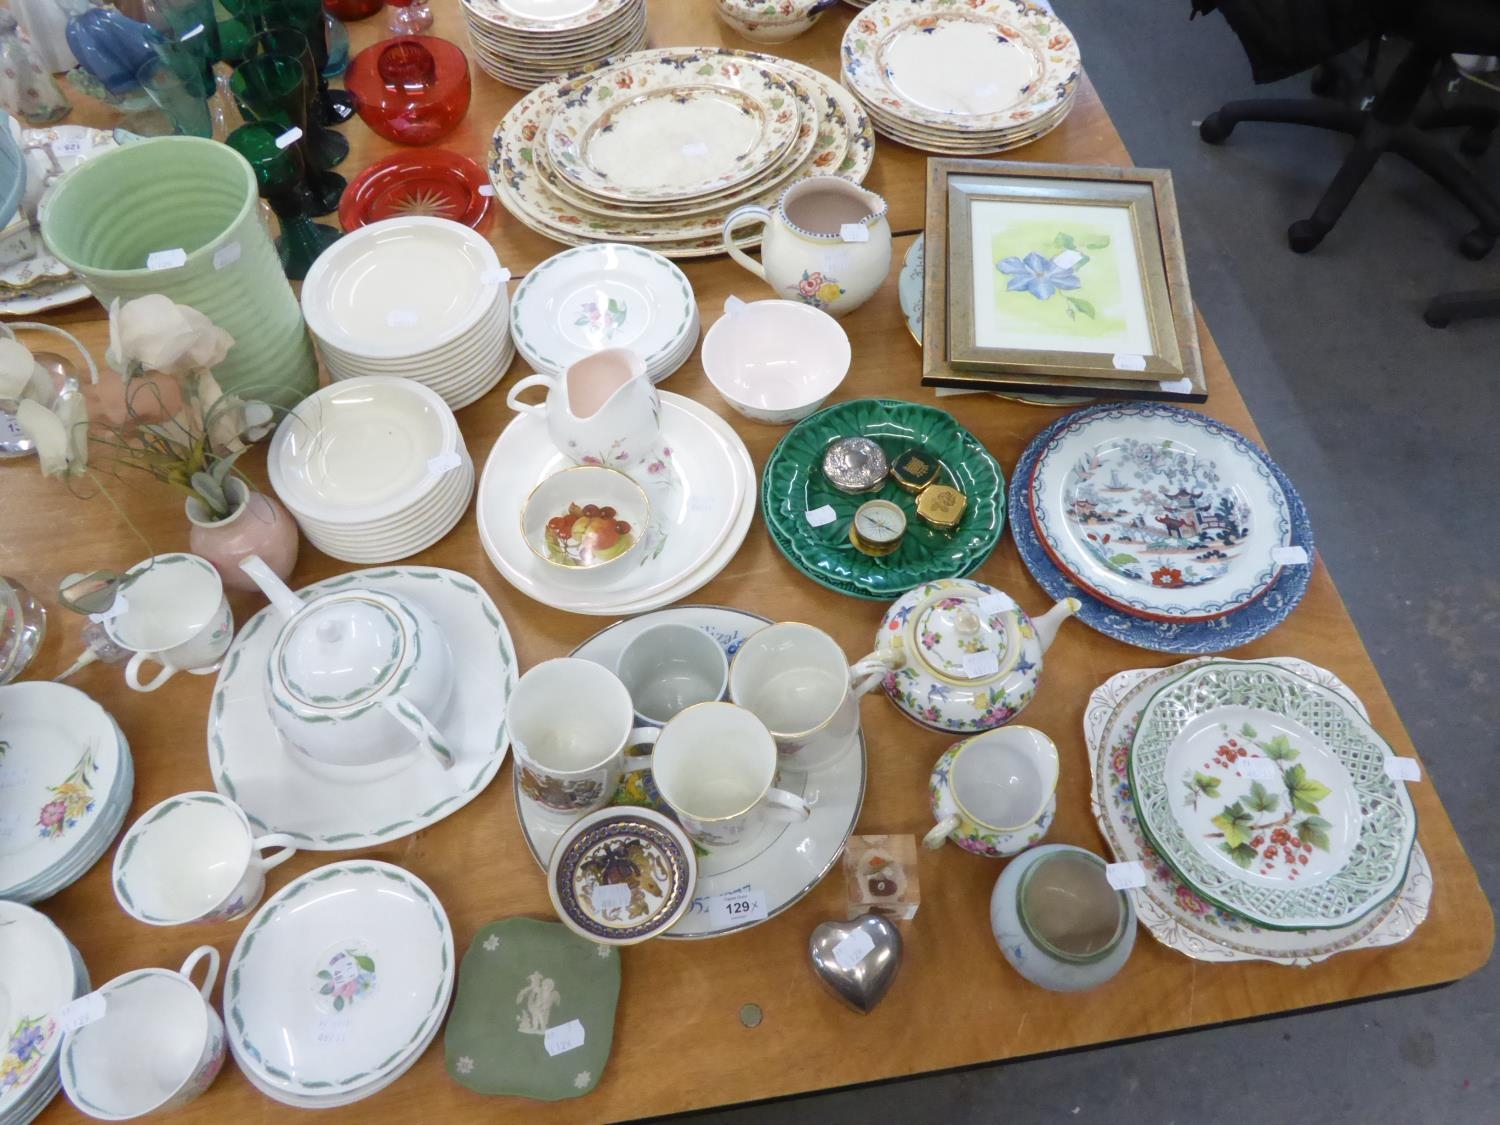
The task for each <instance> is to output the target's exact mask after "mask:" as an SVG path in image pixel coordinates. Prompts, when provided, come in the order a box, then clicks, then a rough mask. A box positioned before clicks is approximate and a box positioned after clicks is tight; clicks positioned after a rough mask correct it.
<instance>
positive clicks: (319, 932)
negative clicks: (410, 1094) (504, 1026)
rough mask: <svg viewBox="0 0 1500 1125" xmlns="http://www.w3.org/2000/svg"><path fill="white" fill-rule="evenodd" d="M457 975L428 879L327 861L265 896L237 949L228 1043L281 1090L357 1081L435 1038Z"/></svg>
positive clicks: (228, 990) (330, 1087) (449, 933)
mask: <svg viewBox="0 0 1500 1125" xmlns="http://www.w3.org/2000/svg"><path fill="white" fill-rule="evenodd" d="M453 978H454V962H453V930H452V928H451V927H450V926H449V924H448V915H447V913H446V912H445V911H444V910H443V906H442V903H440V902H439V901H438V900H437V896H436V895H434V894H433V893H432V891H431V889H430V888H429V887H428V886H427V885H426V884H425V883H423V882H422V881H421V880H420V879H418V878H417V877H416V876H415V875H413V874H411V872H409V871H405V870H403V869H402V868H400V867H395V866H393V865H392V864H389V863H380V862H377V861H374V860H354V861H346V862H343V863H333V864H329V865H328V866H327V867H319V868H316V869H315V870H313V871H310V872H308V873H307V874H306V875H303V876H301V877H300V878H298V879H295V880H293V881H292V882H291V883H289V884H287V885H286V886H285V887H283V888H282V889H281V890H280V891H278V892H277V893H276V894H275V895H274V896H273V897H272V898H271V899H270V900H269V901H268V902H266V904H265V905H264V906H262V907H261V908H260V910H258V911H257V912H256V914H255V917H254V918H252V919H251V920H250V923H249V925H247V926H246V927H245V931H244V933H242V934H241V935H240V940H239V942H238V943H237V944H236V945H235V947H234V953H233V955H232V956H231V957H230V959H229V967H228V970H227V971H226V972H225V975H224V1013H225V1015H226V1016H227V1017H228V1019H227V1020H226V1025H227V1026H226V1030H227V1031H228V1034H229V1045H230V1049H231V1051H232V1052H233V1053H234V1058H235V1061H236V1062H237V1063H239V1065H240V1068H241V1069H242V1070H244V1071H245V1072H246V1073H247V1074H253V1075H254V1076H255V1077H256V1079H258V1080H259V1082H260V1083H262V1084H264V1085H266V1086H268V1087H270V1088H272V1089H275V1090H277V1091H285V1092H286V1093H289V1094H292V1095H296V1096H300V1097H308V1096H316V1097H325V1096H329V1095H337V1094H340V1093H342V1092H344V1091H353V1090H356V1089H361V1088H364V1087H367V1086H370V1085H372V1084H374V1083H378V1082H379V1081H380V1080H381V1079H382V1078H383V1077H385V1076H386V1075H387V1074H388V1073H389V1072H390V1071H392V1070H394V1069H395V1068H397V1067H399V1066H401V1065H402V1064H403V1063H406V1062H408V1061H409V1060H410V1058H411V1056H412V1054H413V1053H414V1051H415V1049H416V1048H417V1046H418V1044H422V1043H425V1042H426V1041H430V1032H432V1031H433V1030H434V1029H435V1028H436V1027H437V1026H438V1025H440V1024H441V1023H442V1020H443V1016H444V1014H445V1013H446V1012H447V1010H448V1001H449V999H450V998H451V997H452V995H453Z"/></svg>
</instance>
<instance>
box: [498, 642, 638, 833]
mask: <svg viewBox="0 0 1500 1125" xmlns="http://www.w3.org/2000/svg"><path fill="white" fill-rule="evenodd" d="M634 715H635V712H634V709H633V708H632V706H631V701H630V693H629V692H628V691H626V690H625V685H624V684H622V683H621V682H620V678H619V677H618V676H616V675H615V674H614V673H613V672H611V671H610V670H609V669H608V668H606V667H604V665H602V664H595V663H594V662H593V661H592V660H580V659H578V658H577V657H571V656H564V657H560V658H558V659H556V660H544V661H543V662H542V663H540V664H538V665H536V666H535V667H533V668H531V669H530V670H529V671H527V672H526V674H525V675H523V676H522V677H521V678H520V680H518V681H517V682H516V687H515V690H514V691H513V692H511V696H510V738H511V745H513V746H514V747H515V750H516V769H517V770H518V771H519V779H520V786H521V792H522V793H523V794H525V795H526V796H527V797H529V798H530V799H531V800H532V801H535V802H536V803H537V804H538V805H540V806H541V807H542V808H543V809H545V810H548V811H550V812H554V813H564V814H569V815H572V814H577V813H586V812H592V811H593V810H595V809H598V808H602V807H603V806H604V805H606V804H607V803H608V802H609V799H610V797H612V796H613V795H614V792H615V788H616V786H618V785H619V783H620V777H621V775H622V774H623V773H624V772H625V771H626V768H627V767H626V764H625V750H626V748H627V747H629V746H632V745H635V744H637V743H640V742H650V741H654V739H655V737H656V733H657V732H656V728H655V727H643V728H637V727H634V726H633V718H634ZM650 767H651V759H650V758H631V759H630V762H629V767H628V768H629V769H630V770H632V771H634V770H641V769H649V768H650Z"/></svg>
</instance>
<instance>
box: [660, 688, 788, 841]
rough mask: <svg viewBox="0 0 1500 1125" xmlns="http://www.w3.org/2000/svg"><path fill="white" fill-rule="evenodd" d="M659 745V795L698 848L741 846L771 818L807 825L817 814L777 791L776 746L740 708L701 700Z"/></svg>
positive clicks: (672, 724) (682, 715) (762, 727)
mask: <svg viewBox="0 0 1500 1125" xmlns="http://www.w3.org/2000/svg"><path fill="white" fill-rule="evenodd" d="M653 733H655V732H653ZM655 742H656V746H655V749H654V751H653V753H652V756H651V763H650V768H651V776H652V780H653V781H655V783H656V789H657V792H659V793H660V794H661V796H662V800H664V801H666V803H667V804H668V805H669V806H671V809H672V811H673V812H675V813H676V814H677V819H678V821H679V822H680V823H681V824H682V827H683V829H684V830H685V831H686V832H687V834H688V835H689V836H691V837H693V839H695V840H697V841H698V842H699V843H700V844H705V845H708V846H710V847H723V846H727V845H729V844H734V843H738V842H739V841H740V840H742V839H745V838H747V837H753V836H754V835H755V834H756V833H757V832H759V831H760V828H761V826H762V825H764V824H765V823H766V821H767V820H771V819H774V820H784V821H792V822H795V821H800V820H806V819H807V818H808V816H809V815H810V813H811V811H812V809H811V806H810V805H809V804H808V803H807V802H806V801H804V800H803V799H802V798H801V797H799V796H797V795H796V794H795V793H789V792H787V791H786V790H784V789H776V788H774V787H773V783H774V782H775V780H776V743H775V741H774V740H773V739H772V738H771V732H770V731H768V730H766V727H765V724H764V723H762V722H761V721H760V720H759V719H757V718H756V717H755V716H754V715H752V714H751V713H750V712H749V711H746V710H745V709H744V708H743V707H736V706H735V705H734V704H733V703H699V704H697V705H696V706H693V707H689V708H688V709H687V710H685V711H683V712H681V713H680V714H679V715H677V716H676V717H675V718H673V719H672V721H671V722H669V723H667V725H666V726H664V727H662V728H661V730H660V732H659V733H657V734H656V738H655Z"/></svg>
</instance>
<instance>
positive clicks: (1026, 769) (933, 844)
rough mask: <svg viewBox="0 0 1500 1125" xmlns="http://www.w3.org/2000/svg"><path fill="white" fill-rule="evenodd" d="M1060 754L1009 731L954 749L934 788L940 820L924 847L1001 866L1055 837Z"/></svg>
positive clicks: (1040, 740)
mask: <svg viewBox="0 0 1500 1125" xmlns="http://www.w3.org/2000/svg"><path fill="white" fill-rule="evenodd" d="M1057 765H1058V763H1057V747H1056V746H1054V745H1053V744H1052V740H1051V739H1050V738H1048V737H1047V736H1046V735H1045V734H1043V733H1042V732H1041V731H1039V730H1034V729H1033V728H1031V727H1021V726H1008V727H1002V728H1000V729H998V730H991V731H986V732H985V733H983V734H980V735H975V736H974V737H973V738H970V739H966V740H964V741H963V742H960V743H958V744H957V745H956V746H951V747H949V748H948V751H947V752H946V753H945V754H944V755H943V756H942V757H941V758H939V759H938V760H937V764H936V765H935V766H933V767H932V777H931V779H930V781H929V783H928V789H929V793H930V796H931V799H932V815H933V818H934V819H935V820H936V821H937V824H936V825H935V826H934V827H933V829H932V831H930V832H928V833H927V836H926V837H925V838H924V839H923V840H922V843H923V844H925V845H926V846H927V847H929V848H940V847H942V846H943V842H944V841H945V840H952V841H953V842H954V843H955V844H957V845H958V846H959V847H961V848H963V849H964V851H967V852H973V853H974V854H975V855H983V856H989V857H991V858H992V859H999V858H1001V857H1004V856H1011V855H1015V854H1016V853H1018V852H1023V851H1025V850H1026V849H1027V848H1029V847H1031V845H1032V844H1035V843H1036V842H1037V841H1038V840H1040V839H1041V838H1042V837H1043V836H1045V835H1046V834H1047V829H1049V828H1051V827H1052V817H1053V816H1054V814H1056V812H1057Z"/></svg>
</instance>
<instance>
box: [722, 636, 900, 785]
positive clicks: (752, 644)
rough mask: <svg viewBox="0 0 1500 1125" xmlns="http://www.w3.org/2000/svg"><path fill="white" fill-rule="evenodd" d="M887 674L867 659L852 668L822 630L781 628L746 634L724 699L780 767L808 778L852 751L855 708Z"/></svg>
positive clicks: (884, 667)
mask: <svg viewBox="0 0 1500 1125" xmlns="http://www.w3.org/2000/svg"><path fill="white" fill-rule="evenodd" d="M887 671H888V667H887V665H886V664H885V662H883V661H881V660H878V659H876V658H873V657H868V658H866V659H864V660H861V661H860V662H859V663H858V664H855V665H853V666H851V665H850V664H849V662H848V661H847V660H846V659H845V658H844V650H843V649H841V648H840V647H839V644H838V642H837V641H835V640H834V639H833V638H832V637H830V636H829V635H828V634H827V633H825V632H823V630H821V629H816V628H814V627H813V626H811V625H803V624H802V623H801V622H798V621H782V622H779V623H778V624H775V625H767V626H766V627H765V628H764V629H762V630H761V631H760V632H758V633H754V634H752V635H751V636H750V637H749V638H747V639H746V641H745V643H744V644H742V645H741V646H740V650H739V652H737V653H735V656H734V663H733V664H732V665H730V668H729V698H730V700H731V701H732V702H734V703H737V704H739V705H740V706H741V707H743V708H745V710H747V711H749V712H750V713H751V714H753V715H754V716H755V717H756V718H758V719H759V720H760V721H761V722H763V723H765V725H766V729H768V730H769V731H770V732H771V737H772V738H774V739H775V740H776V751H777V753H778V754H779V755H780V758H781V764H782V765H783V766H784V767H786V768H787V769H794V770H814V769H818V768H820V767H822V766H827V765H831V764H832V763H834V762H836V761H838V760H840V759H841V758H842V757H843V756H844V755H845V754H846V753H848V752H849V750H850V749H851V748H852V747H853V746H854V745H855V741H856V740H855V733H856V732H857V731H858V730H859V701H860V699H861V698H862V697H863V696H864V695H865V694H866V693H868V692H869V691H871V690H872V689H873V688H875V687H877V686H878V685H879V684H880V682H881V678H882V677H883V676H884V675H885V673H886V672H887Z"/></svg>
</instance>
